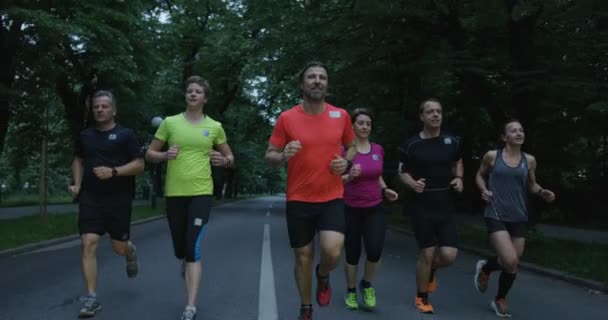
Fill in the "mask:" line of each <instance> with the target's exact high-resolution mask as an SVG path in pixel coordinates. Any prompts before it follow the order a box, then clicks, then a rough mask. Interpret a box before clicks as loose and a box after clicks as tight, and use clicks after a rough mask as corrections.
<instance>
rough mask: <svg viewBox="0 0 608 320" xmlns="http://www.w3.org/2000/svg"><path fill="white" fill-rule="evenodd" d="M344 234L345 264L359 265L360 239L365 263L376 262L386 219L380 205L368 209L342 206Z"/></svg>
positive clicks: (384, 234) (380, 253) (380, 251)
mask: <svg viewBox="0 0 608 320" xmlns="http://www.w3.org/2000/svg"><path fill="white" fill-rule="evenodd" d="M344 213H345V220H346V233H345V234H344V247H345V251H346V263H348V264H350V265H357V264H359V258H360V257H361V238H363V241H364V242H365V254H366V256H367V261H369V262H378V261H379V260H380V256H381V255H382V249H383V248H384V237H385V236H386V219H385V217H384V210H383V207H382V204H379V205H377V206H374V207H369V208H354V207H349V206H347V205H345V206H344Z"/></svg>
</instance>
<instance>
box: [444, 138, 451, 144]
mask: <svg viewBox="0 0 608 320" xmlns="http://www.w3.org/2000/svg"><path fill="white" fill-rule="evenodd" d="M443 143H444V144H452V139H450V138H443Z"/></svg>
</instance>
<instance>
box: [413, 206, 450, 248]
mask: <svg viewBox="0 0 608 320" xmlns="http://www.w3.org/2000/svg"><path fill="white" fill-rule="evenodd" d="M411 217H412V226H413V227H414V235H415V237H416V241H417V242H418V248H419V249H425V248H430V247H452V248H457V247H458V225H457V224H456V221H455V220H454V218H452V215H445V216H443V217H438V216H433V215H430V214H429V213H428V212H426V211H425V210H424V209H423V208H416V209H414V210H413V214H412V215H411Z"/></svg>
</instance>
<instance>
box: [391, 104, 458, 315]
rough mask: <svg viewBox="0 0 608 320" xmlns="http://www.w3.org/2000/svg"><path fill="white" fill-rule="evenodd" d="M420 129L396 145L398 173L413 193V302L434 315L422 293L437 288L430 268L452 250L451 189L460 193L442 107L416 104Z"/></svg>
mask: <svg viewBox="0 0 608 320" xmlns="http://www.w3.org/2000/svg"><path fill="white" fill-rule="evenodd" d="M420 120H421V121H422V123H423V124H424V128H423V129H422V131H421V132H419V133H418V134H417V135H415V136H414V137H411V138H410V139H408V140H407V141H406V142H405V143H404V144H403V145H402V146H401V147H400V150H399V151H400V154H401V158H400V170H399V171H400V177H401V181H403V183H405V184H406V185H407V186H408V187H409V188H410V189H412V190H413V191H414V193H415V195H414V201H413V207H412V214H411V217H412V225H413V227H414V234H415V236H416V241H417V242H418V248H419V250H420V251H419V254H418V260H417V262H416V286H417V290H418V293H417V295H416V300H415V305H416V308H417V309H418V311H420V312H422V313H434V310H433V306H432V305H431V304H430V302H429V300H428V293H430V292H434V291H435V289H436V286H437V281H436V277H435V271H436V270H437V269H438V268H443V267H447V266H449V265H450V264H452V262H454V259H456V254H457V253H458V249H457V248H456V247H457V243H458V230H457V227H456V224H455V223H454V221H453V217H452V216H453V212H454V210H455V205H454V199H453V198H454V191H456V192H462V186H463V184H462V175H463V167H462V159H461V151H460V150H461V146H460V140H459V139H458V138H457V137H455V136H453V135H450V134H447V133H444V132H441V121H442V107H441V104H440V103H439V101H438V100H436V99H427V100H425V101H423V102H422V104H421V105H420Z"/></svg>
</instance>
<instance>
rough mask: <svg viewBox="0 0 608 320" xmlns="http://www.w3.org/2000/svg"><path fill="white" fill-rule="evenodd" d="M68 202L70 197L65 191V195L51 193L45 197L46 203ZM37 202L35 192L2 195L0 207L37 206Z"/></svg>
mask: <svg viewBox="0 0 608 320" xmlns="http://www.w3.org/2000/svg"><path fill="white" fill-rule="evenodd" d="M69 203H72V198H71V197H70V195H69V194H67V193H66V194H65V195H61V196H59V195H53V196H49V197H48V198H47V204H69ZM39 204H40V200H39V198H38V195H37V194H16V195H2V199H1V201H0V208H13V207H28V206H37V205H39Z"/></svg>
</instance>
